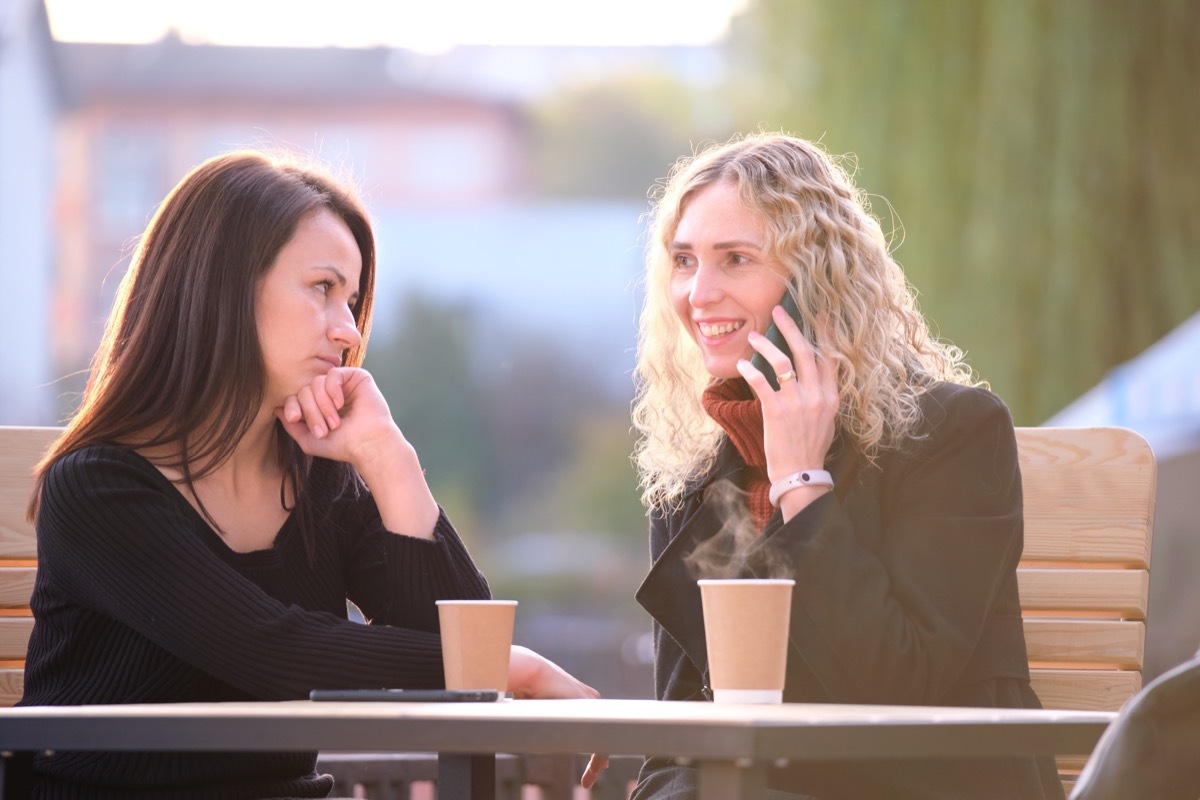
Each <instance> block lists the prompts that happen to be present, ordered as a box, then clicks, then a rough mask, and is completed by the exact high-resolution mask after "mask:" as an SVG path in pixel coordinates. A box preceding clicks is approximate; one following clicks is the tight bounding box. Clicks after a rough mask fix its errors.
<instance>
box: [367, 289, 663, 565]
mask: <svg viewBox="0 0 1200 800" xmlns="http://www.w3.org/2000/svg"><path fill="white" fill-rule="evenodd" d="M397 313H398V319H399V321H400V325H399V327H398V329H397V331H396V333H395V334H394V335H392V336H390V337H388V338H387V339H383V340H380V339H373V340H372V342H371V345H370V348H369V350H368V353H369V355H368V358H367V363H366V367H367V369H369V370H370V371H371V373H372V375H373V376H374V377H375V380H376V381H377V382H378V384H379V387H380V390H381V391H382V392H383V394H384V396H385V397H386V398H387V401H388V406H389V408H390V409H391V412H392V417H393V418H394V419H395V420H396V422H397V424H398V425H399V426H400V429H401V430H402V431H403V432H404V435H405V436H406V437H407V438H408V440H409V441H410V442H412V444H413V446H414V447H415V448H416V450H417V453H418V454H419V455H420V458H421V464H422V466H423V467H424V468H425V471H426V474H427V476H428V480H429V484H430V488H431V489H432V490H433V492H434V495H435V496H436V497H437V498H438V500H439V501H440V502H441V503H442V505H443V506H445V507H446V508H447V511H448V512H449V513H450V515H451V517H452V518H453V519H454V520H455V522H456V523H457V524H458V526H459V528H460V530H461V531H463V532H464V535H467V536H468V537H471V538H475V537H488V538H495V537H504V536H508V535H512V534H515V533H519V532H522V531H528V530H540V531H555V530H560V531H567V532H580V533H587V534H588V535H597V536H603V537H610V538H612V539H615V540H623V541H626V542H629V543H630V544H631V546H632V547H634V548H636V551H637V553H638V554H641V553H642V552H644V549H645V548H644V541H643V539H644V533H645V529H646V522H645V518H644V514H643V511H642V509H641V505H640V504H639V502H638V492H637V487H636V479H635V477H634V473H633V470H632V466H631V464H630V461H629V454H630V452H631V451H632V449H633V440H632V438H631V436H630V433H629V407H628V403H629V399H628V398H627V397H626V398H614V397H612V396H611V392H608V393H606V392H605V391H603V390H602V389H601V388H600V386H599V384H598V382H597V376H594V375H592V374H591V372H590V371H589V369H588V361H587V359H586V357H581V355H580V354H579V353H577V352H568V351H567V350H566V348H565V347H563V346H561V345H559V344H557V343H556V341H555V340H554V339H553V338H552V337H547V336H546V335H544V334H540V333H535V332H533V331H526V330H517V329H513V328H511V327H510V326H505V325H503V324H501V323H499V322H497V321H495V320H494V319H488V320H484V319H482V318H481V317H480V315H479V313H478V312H477V311H476V310H475V309H473V308H471V307H464V306H458V305H454V304H451V303H446V302H443V301H439V300H436V299H433V298H429V297H424V296H421V295H415V294H414V295H408V296H406V297H405V298H404V299H403V301H402V303H401V304H400V307H399V309H398V312H397ZM631 389H632V387H631ZM631 532H632V534H631Z"/></svg>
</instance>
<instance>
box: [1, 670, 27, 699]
mask: <svg viewBox="0 0 1200 800" xmlns="http://www.w3.org/2000/svg"><path fill="white" fill-rule="evenodd" d="M24 693H25V670H24V669H23V668H21V667H15V668H13V667H9V668H5V669H0V707H3V708H7V707H9V706H12V705H16V702H17V701H18V700H20V699H21V695H22V694H24Z"/></svg>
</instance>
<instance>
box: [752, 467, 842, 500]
mask: <svg viewBox="0 0 1200 800" xmlns="http://www.w3.org/2000/svg"><path fill="white" fill-rule="evenodd" d="M801 486H824V487H826V489H833V476H832V475H830V474H829V472H828V471H827V470H823V469H803V470H800V471H799V472H793V473H792V474H791V475H785V476H784V477H782V478H780V479H779V480H777V481H775V482H774V483H772V484H771V491H770V492H768V493H767V498H768V499H769V500H770V501H771V505H773V506H775V507H777V508H778V506H779V498H781V497H783V496H784V495H785V494H787V493H788V492H790V491H791V490H792V489H799V488H800V487H801Z"/></svg>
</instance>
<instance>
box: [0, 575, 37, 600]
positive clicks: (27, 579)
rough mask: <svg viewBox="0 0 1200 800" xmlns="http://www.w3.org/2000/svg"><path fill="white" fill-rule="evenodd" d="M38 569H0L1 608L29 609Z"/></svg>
mask: <svg viewBox="0 0 1200 800" xmlns="http://www.w3.org/2000/svg"><path fill="white" fill-rule="evenodd" d="M36 576H37V567H0V608H29V597H30V595H32V594H33V580H34V578H35V577H36Z"/></svg>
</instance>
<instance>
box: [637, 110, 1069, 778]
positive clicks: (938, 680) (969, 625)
mask: <svg viewBox="0 0 1200 800" xmlns="http://www.w3.org/2000/svg"><path fill="white" fill-rule="evenodd" d="M653 226H654V227H653V234H652V236H651V239H650V242H649V244H648V247H647V257H646V284H647V285H646V301H645V309H644V311H643V313H642V320H641V333H640V341H639V351H638V368H637V374H638V380H639V385H638V394H637V399H636V401H635V403H634V415H633V416H634V423H635V425H636V426H637V429H638V431H639V432H640V434H641V438H640V441H639V445H638V450H637V464H638V470H639V475H640V478H641V482H642V487H643V489H644V494H643V500H644V501H645V503H646V504H647V505H648V506H649V508H650V520H651V524H650V550H651V555H652V557H653V559H654V563H653V566H652V567H651V569H650V574H649V575H648V576H647V577H646V580H645V582H644V583H643V584H642V586H641V588H640V589H639V591H638V600H639V601H640V602H641V604H642V606H643V607H645V608H646V610H647V611H648V612H649V613H650V614H651V616H652V617H653V618H654V642H655V658H654V662H655V693H656V695H657V697H658V698H659V699H663V700H711V699H712V698H713V695H712V691H711V688H710V683H709V679H708V660H707V654H706V652H705V637H704V628H703V621H702V612H701V604H700V592H699V589H698V587H697V586H696V578H698V577H711V576H710V575H704V574H696V572H695V571H694V570H693V569H691V565H693V564H695V563H697V560H698V557H699V556H700V555H701V554H702V553H705V552H709V553H721V554H725V553H730V552H732V554H733V555H736V556H737V558H735V559H731V560H730V561H729V563H728V564H727V565H725V570H726V571H725V573H724V574H723V575H720V576H718V577H782V576H784V575H786V576H788V577H791V578H793V579H794V580H795V582H796V583H795V587H794V590H793V595H792V608H791V622H790V630H789V649H788V661H787V679H786V685H785V687H784V701H785V702H818V703H867V704H872V703H879V704H897V705H944V706H980V707H994V708H1035V707H1037V706H1038V699H1037V696H1036V695H1035V694H1034V692H1033V689H1032V688H1031V686H1030V683H1029V670H1028V664H1027V660H1026V659H1027V657H1026V651H1025V640H1024V633H1023V629H1022V623H1021V610H1020V604H1019V602H1018V595H1017V582H1016V567H1017V562H1018V560H1019V558H1020V555H1021V547H1022V535H1023V532H1022V524H1023V523H1022V505H1021V476H1020V472H1019V470H1018V466H1017V450H1016V438H1015V434H1014V431H1013V423H1012V419H1011V417H1010V416H1009V413H1008V409H1007V408H1006V407H1005V405H1004V403H1003V402H1002V401H1001V400H1000V399H999V398H998V397H996V395H994V394H992V393H991V392H989V391H987V390H986V389H985V388H983V387H982V386H980V385H979V384H978V382H977V381H976V380H975V379H974V377H973V375H972V373H971V370H970V369H969V368H968V367H967V366H966V365H965V364H964V363H963V359H962V354H961V353H960V352H959V351H958V350H957V349H956V348H954V347H952V346H950V345H948V344H946V343H944V342H941V341H939V340H938V339H936V338H935V337H934V336H933V335H932V334H931V332H930V330H929V326H928V325H927V324H926V321H925V319H924V318H923V317H922V315H921V314H920V312H919V311H918V310H917V307H916V301H915V297H914V294H913V291H912V289H911V288H910V287H909V285H908V282H907V280H906V279H905V276H904V273H903V271H902V270H901V268H900V265H899V264H897V263H896V261H895V260H894V259H893V258H892V256H891V254H890V253H889V249H888V241H887V237H886V236H885V235H884V233H883V230H882V227H881V225H880V223H879V220H878V219H876V217H875V216H874V215H873V214H872V213H871V212H870V206H869V204H868V202H867V198H866V195H865V193H864V192H862V191H861V190H860V189H858V188H857V187H856V186H855V185H854V182H853V180H852V178H851V176H850V174H849V173H847V172H846V171H845V170H844V169H843V168H842V167H841V165H840V164H839V163H838V161H837V160H835V159H834V158H833V157H831V156H830V155H829V154H828V153H826V152H825V150H824V149H823V148H821V147H820V146H819V145H816V144H814V143H812V142H808V141H805V140H803V139H799V138H796V137H793V136H788V135H785V134H773V133H764V134H760V135H755V136H748V137H745V138H739V139H735V140H733V141H731V142H729V143H727V144H724V145H716V146H713V147H710V148H708V149H706V150H705V151H703V152H701V153H700V154H698V155H697V156H695V157H694V158H689V159H684V160H681V161H680V162H679V164H678V165H677V166H676V168H675V170H674V171H673V173H672V175H671V177H670V179H669V180H668V181H667V183H666V185H665V186H664V187H663V190H662V193H661V194H660V195H659V196H658V197H657V199H656V203H655V207H654V215H653ZM789 302H790V303H792V304H794V305H792V308H794V309H795V311H794V313H791V314H789V313H788V311H787V310H786V305H785V304H787V303H789ZM775 331H777V332H778V333H779V334H781V335H782V338H781V339H777V340H774V341H777V342H779V343H780V344H781V345H782V344H786V349H785V348H784V347H782V346H777V345H776V344H775V343H773V337H772V336H771V334H772V333H773V332H775ZM755 356H758V357H760V358H761V359H763V360H762V362H761V363H762V366H761V367H759V366H756V365H755ZM769 372H770V373H773V375H774V376H775V379H774V381H773V382H772V380H771V378H770V377H769V376H768V373H769ZM731 486H732V487H733V489H734V491H732V492H730V491H725V489H726V488H727V487H731ZM729 497H733V498H734V500H735V501H736V502H735V503H734V504H733V505H732V506H731V505H729V504H727V503H725V502H724V499H726V498H729ZM729 530H733V531H737V532H738V533H740V534H742V535H740V536H733V537H732V542H733V544H730V543H729V542H726V541H724V540H723V539H722V536H723V531H729ZM770 785H771V787H772V788H773V789H775V790H780V791H783V792H788V793H792V794H794V793H800V794H803V795H806V796H816V797H819V798H821V800H834V799H835V798H839V799H844V798H888V800H905V799H908V800H916V799H917V798H922V799H923V800H925V799H928V798H956V799H958V800H961V799H962V798H976V799H977V800H978V799H980V798H1018V797H1019V798H1024V799H1025V800H1035V798H1036V799H1037V800H1042V798H1061V797H1062V786H1061V784H1060V783H1059V780H1058V777H1057V774H1056V772H1055V768H1054V763H1053V761H1052V760H1050V759H1033V758H1011V759H1010V758H998V759H987V758H979V759H969V760H968V759H943V760H933V761H921V760H918V759H896V760H894V761H890V762H886V763H877V762H865V761H864V762H855V763H841V764H837V763H834V764H829V763H816V764H799V763H797V764H792V765H788V766H784V767H781V768H779V769H777V770H775V771H773V774H772V775H771V777H770ZM694 792H695V774H694V772H693V771H692V770H690V769H687V768H685V767H681V766H679V765H677V764H674V763H671V762H669V761H667V760H665V759H649V760H647V761H646V763H645V765H644V766H643V769H642V773H641V779H640V782H639V785H638V788H637V791H636V792H635V794H634V796H635V797H636V798H637V800H649V798H654V800H667V799H668V798H671V799H673V800H674V799H678V800H682V799H683V798H689V797H692V796H694Z"/></svg>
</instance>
